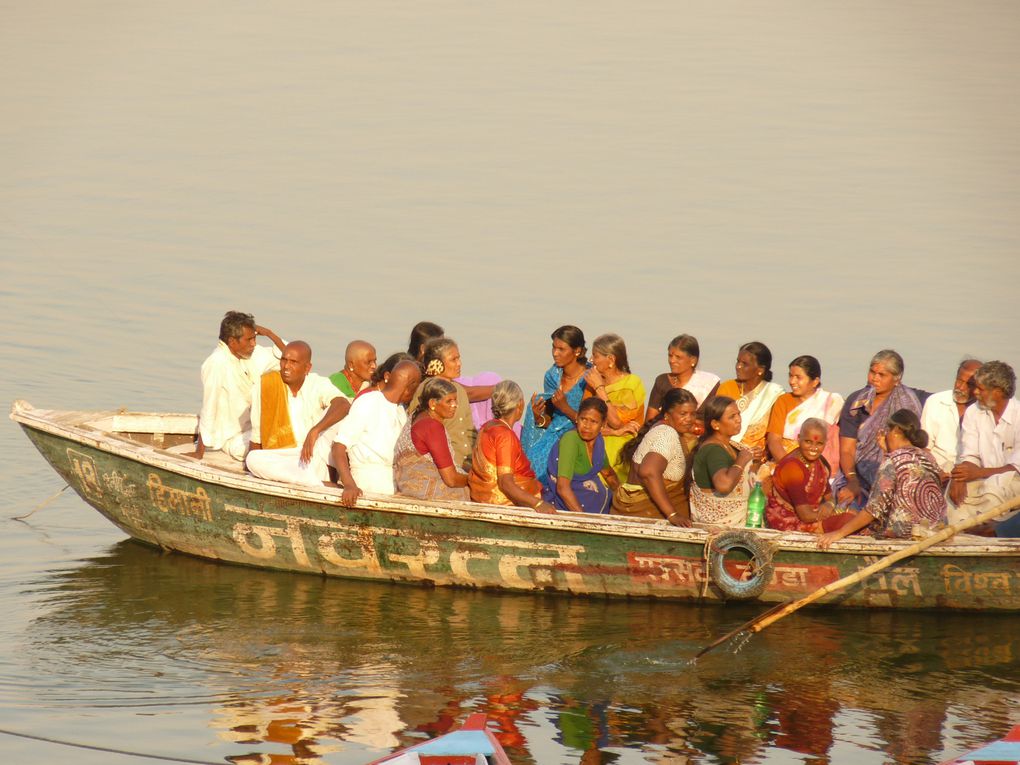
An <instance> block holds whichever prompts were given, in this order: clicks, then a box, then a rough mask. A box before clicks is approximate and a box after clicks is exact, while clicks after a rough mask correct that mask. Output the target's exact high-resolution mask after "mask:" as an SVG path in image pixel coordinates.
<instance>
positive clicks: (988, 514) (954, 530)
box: [695, 497, 1020, 658]
mask: <svg viewBox="0 0 1020 765" xmlns="http://www.w3.org/2000/svg"><path fill="white" fill-rule="evenodd" d="M1016 508H1020V497H1015V498H1014V499H1011V500H1009V501H1008V502H1004V503H1002V504H1001V505H997V506H996V507H993V508H992V509H991V510H986V511H985V512H983V513H981V514H979V515H976V516H974V517H973V518H967V519H966V520H963V521H959V522H958V523H954V524H953V525H951V526H947V527H946V528H944V529H942V531H939V532H936V533H935V534H932V535H931V536H930V537H925V538H924V539H922V540H920V541H919V542H916V543H915V544H912V545H910V547H904V548H903V549H902V550H898V551H897V552H894V553H893V554H892V555H887V556H886V557H884V558H882V559H881V560H877V561H875V562H874V563H872V564H871V565H870V566H865V567H864V568H862V569H861V570H860V571H857V572H856V573H853V574H850V575H849V576H844V577H843V578H842V579H837V580H836V581H835V582H830V583H829V584H827V585H825V586H824V587H819V588H818V589H817V590H815V591H814V592H812V593H811V594H810V595H805V596H804V597H803V598H801V599H800V600H794V601H790V602H789V603H780V604H779V605H778V606H775V607H774V608H771V609H769V610H768V611H766V612H765V613H763V614H758V616H756V617H754V618H753V619H751V621H749V622H747V623H746V624H742V625H740V626H739V627H737V628H736V629H735V630H732V631H731V632H727V633H726V634H725V635H723V636H722V637H721V638H719V639H718V640H716V641H715V642H714V643H712V644H711V645H708V646H706V647H704V648H702V649H701V650H700V651H699V652H698V653H697V655H696V656H695V658H700V657H701V656H704V655H705V654H706V653H708V652H709V651H711V650H712V649H713V648H715V647H717V646H720V645H722V644H723V643H725V642H726V641H727V640H729V639H730V638H732V637H734V636H735V635H739V634H740V633H741V632H748V633H752V634H753V633H755V632H761V631H762V630H763V629H765V628H766V627H768V626H769V625H770V624H773V623H775V622H777V621H779V620H780V619H782V618H783V617H784V616H788V615H789V614H792V613H793V612H794V611H797V610H798V609H801V608H803V607H804V606H806V605H808V604H809V603H814V602H815V601H816V600H818V599H819V598H824V597H825V596H826V595H828V594H830V593H833V592H838V591H839V590H843V589H846V588H847V587H849V586H850V585H852V584H856V583H857V582H860V581H863V580H864V579H867V578H868V577H869V576H871V575H872V574H874V573H875V572H876V571H881V570H882V569H884V568H889V566H891V565H892V564H894V563H897V562H898V561H901V560H903V559H904V558H909V557H911V556H913V555H917V553H919V552H921V551H922V550H927V549H928V548H929V547H931V546H932V545H937V544H938V543H939V542H944V541H945V540H947V539H949V538H950V537H952V536H955V535H956V534H959V533H960V532H961V531H966V530H967V529H971V528H973V527H975V526H980V525H981V524H982V523H987V522H988V521H990V520H992V519H993V518H997V517H998V516H1000V515H1002V514H1003V513H1008V512H1009V511H1010V510H1014V509H1016Z"/></svg>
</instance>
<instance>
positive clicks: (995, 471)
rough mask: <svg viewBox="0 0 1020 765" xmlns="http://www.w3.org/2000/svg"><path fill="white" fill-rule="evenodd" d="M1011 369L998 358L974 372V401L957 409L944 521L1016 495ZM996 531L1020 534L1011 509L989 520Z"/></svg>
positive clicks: (1017, 451)
mask: <svg viewBox="0 0 1020 765" xmlns="http://www.w3.org/2000/svg"><path fill="white" fill-rule="evenodd" d="M1015 393H1016V373H1014V372H1013V369H1012V367H1010V366H1009V365H1008V364H1006V363H1004V362H1002V361H989V362H987V363H985V364H982V365H981V367H980V368H979V369H978V370H977V372H975V373H974V399H975V403H974V404H972V405H971V406H969V407H968V408H967V411H966V412H965V413H964V415H963V436H962V438H961V448H960V458H959V460H958V462H957V464H956V467H954V468H953V471H952V473H950V477H951V478H952V482H951V483H950V485H949V498H950V499H951V500H952V504H951V505H950V507H949V521H950V522H951V523H956V522H958V521H961V520H964V519H967V518H973V517H974V516H976V515H978V514H980V513H982V512H985V511H987V510H991V509H992V508H993V507H995V506H996V505H999V504H1002V503H1003V502H1006V501H1007V500H1010V499H1012V498H1014V497H1017V496H1020V402H1018V401H1017V400H1016V399H1015V398H1013V396H1014V394H1015ZM994 533H995V534H996V535H998V536H1020V515H1018V514H1017V513H1016V512H1014V513H1012V514H1010V515H1009V516H1006V517H1004V518H1000V519H999V520H998V522H997V523H995V524H994Z"/></svg>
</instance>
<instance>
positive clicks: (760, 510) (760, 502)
mask: <svg viewBox="0 0 1020 765" xmlns="http://www.w3.org/2000/svg"><path fill="white" fill-rule="evenodd" d="M747 528H749V529H763V528H765V492H763V491H762V490H761V481H755V482H754V488H753V489H751V494H750V496H748V498H747Z"/></svg>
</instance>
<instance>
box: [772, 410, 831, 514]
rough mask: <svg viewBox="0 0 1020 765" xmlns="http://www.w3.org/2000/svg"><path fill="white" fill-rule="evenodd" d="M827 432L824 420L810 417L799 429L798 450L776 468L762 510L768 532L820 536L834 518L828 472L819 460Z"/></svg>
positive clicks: (784, 458)
mask: <svg viewBox="0 0 1020 765" xmlns="http://www.w3.org/2000/svg"><path fill="white" fill-rule="evenodd" d="M828 431H829V424H828V423H827V422H826V421H825V420H822V419H819V418H817V417H809V418H808V419H806V420H805V421H804V422H803V423H802V424H801V426H800V435H799V438H798V442H797V446H796V447H795V448H794V449H793V451H791V452H790V453H789V454H787V455H786V456H785V457H783V458H782V459H781V460H779V462H778V463H777V464H776V469H775V471H774V472H773V473H772V488H771V490H770V491H769V497H768V504H767V505H766V506H765V521H766V525H767V526H768V527H769V528H770V529H779V530H781V531H807V532H811V533H814V534H820V533H821V532H822V531H823V523H824V522H825V521H826V520H827V519H829V518H832V517H833V516H834V515H836V507H835V504H834V503H833V501H832V489H830V488H829V475H830V473H831V468H830V466H829V462H828V460H826V459H825V457H823V456H822V451H823V450H824V449H825V442H826V437H827V435H828Z"/></svg>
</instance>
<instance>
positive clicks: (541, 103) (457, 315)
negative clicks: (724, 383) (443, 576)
mask: <svg viewBox="0 0 1020 765" xmlns="http://www.w3.org/2000/svg"><path fill="white" fill-rule="evenodd" d="M0 8H2V13H3V17H4V24H3V25H2V27H0V98H2V103H3V104H4V106H3V119H2V120H0V166H2V167H3V168H4V172H3V174H2V176H0V295H2V301H0V339H2V340H3V342H4V344H5V346H6V347H8V349H9V352H8V357H7V358H8V363H9V367H8V372H7V373H6V374H5V375H3V377H2V379H0V400H3V401H5V402H9V401H11V400H13V399H15V398H24V399H27V400H29V401H30V402H32V403H33V404H35V405H37V406H43V407H53V408H71V409H74V408H82V409H84V408H90V409H91V408H96V409H101V408H107V409H108V408H116V407H120V406H124V407H128V408H130V409H134V410H142V411H194V410H195V409H196V408H197V406H198V402H199V398H200V386H199V381H198V367H199V365H200V363H201V361H202V359H203V358H204V357H205V356H206V355H207V354H208V352H209V351H210V350H211V349H212V347H213V345H214V344H215V335H216V329H217V326H218V322H219V318H220V316H221V315H222V313H223V311H224V310H226V309H229V308H241V309H245V310H249V311H252V312H254V313H255V314H256V317H257V318H258V320H259V321H260V322H261V323H263V324H266V325H268V326H270V327H272V328H273V329H275V330H276V331H278V332H279V333H280V334H281V335H283V336H285V337H287V338H290V339H296V338H299V337H300V338H304V339H307V340H308V341H309V342H310V343H311V344H312V346H313V348H314V349H315V357H314V362H313V363H314V364H315V366H316V370H317V371H319V372H324V373H329V372H332V371H335V370H336V369H337V368H339V364H340V363H341V355H342V350H343V347H344V345H345V344H346V343H347V341H348V340H350V339H352V338H355V337H363V338H365V339H368V340H371V341H373V342H374V343H375V344H376V346H377V347H378V349H379V351H380V355H385V354H387V353H389V352H391V351H393V350H397V349H399V348H400V347H401V345H402V344H403V343H406V336H407V332H408V330H409V328H410V327H411V325H412V324H414V323H415V322H416V321H419V320H421V319H429V320H433V321H438V322H439V323H441V324H443V325H444V326H445V327H446V329H447V331H448V332H449V334H451V335H452V336H453V337H456V338H457V339H458V340H459V342H460V344H461V350H462V353H463V356H464V360H465V369H466V371H467V372H469V373H471V372H476V371H481V370H484V369H492V370H495V371H498V372H500V373H502V374H503V375H505V376H509V377H513V378H515V379H517V380H518V381H520V382H521V383H522V385H523V387H524V388H525V390H526V391H527V392H530V391H531V390H534V389H535V388H536V387H537V386H538V385H539V384H540V381H541V375H542V372H543V370H544V369H545V368H546V367H547V366H548V364H549V358H548V344H549V342H548V335H549V332H550V331H551V330H552V329H553V328H555V327H556V326H558V325H560V324H564V323H575V324H578V325H580V326H581V327H582V328H583V329H584V330H585V332H586V333H587V334H588V336H589V338H594V336H596V335H598V334H600V333H602V332H607V331H615V332H618V333H619V334H621V335H622V336H623V337H624V338H625V339H626V340H627V344H628V349H629V351H630V356H631V361H632V366H633V368H634V371H635V372H637V373H638V374H639V375H641V376H642V377H643V378H644V380H645V382H646V384H647V385H650V384H651V381H652V379H653V378H654V376H655V375H656V374H657V373H659V372H660V371H664V369H665V346H666V343H667V342H668V340H669V339H670V338H671V337H673V336H674V335H676V334H679V333H680V332H690V333H693V334H695V335H696V336H698V338H699V339H700V340H701V344H702V353H703V356H702V366H703V368H706V369H709V370H713V371H716V372H718V373H720V374H727V373H729V372H730V371H731V370H732V364H733V359H734V356H735V351H736V348H737V346H738V345H739V344H741V343H742V342H746V341H748V340H751V339H759V340H762V341H764V342H766V343H767V344H768V345H769V346H770V347H771V348H772V350H773V352H774V354H775V358H776V368H777V379H778V380H780V381H783V380H785V365H786V362H787V361H788V360H789V359H791V358H793V357H794V356H796V355H799V354H801V353H812V354H814V355H816V356H818V357H819V358H820V359H821V362H822V365H823V370H824V379H825V383H826V386H827V387H829V388H831V389H835V390H839V391H842V392H843V393H847V392H849V391H850V390H852V389H854V388H856V387H859V386H860V385H861V384H863V381H864V373H865V371H866V367H867V362H868V359H869V358H870V357H871V355H872V354H873V353H874V352H875V351H876V350H878V349H880V348H884V347H894V348H896V349H898V350H899V351H900V352H901V353H902V354H903V355H904V357H905V358H906V361H907V374H906V380H907V382H908V383H911V384H914V385H917V386H920V387H924V388H927V389H930V390H940V389H944V388H948V387H949V386H950V384H951V382H952V379H953V375H954V372H955V367H956V364H957V363H958V362H959V360H960V359H961V358H962V357H964V356H965V355H975V356H978V357H979V358H985V359H987V358H1001V359H1004V360H1006V361H1008V362H1010V363H1012V364H1013V365H1014V366H1018V365H1020V353H1018V347H1020V344H1018V342H1017V340H1018V338H1017V330H1016V328H1017V327H1018V326H1020V307H1018V306H1020V304H1018V301H1017V285H1018V284H1020V259H1018V257H1017V253H1018V251H1020V247H1018V245H1020V186H1018V184H1017V178H1020V138H1018V136H1020V101H1018V99H1017V98H1016V92H1017V89H1018V86H1020V57H1018V56H1017V55H1016V49H1017V41H1018V39H1020V7H1018V6H1017V5H1016V4H1015V3H1009V2H1001V3H995V2H979V3H976V4H968V5H960V4H958V3H948V2H928V3H913V2H901V3H894V4H888V3H879V2H862V3H855V4H851V5H845V4H844V5H838V4H827V3H799V2H779V3H770V4H767V5H763V4H744V5H743V6H740V5H736V6H734V5H732V4H731V5H725V4H724V5H722V6H720V5H719V4H715V3H683V4H677V3H654V2H652V3H644V4H637V5H634V4H610V3H596V4H590V3H576V2H564V3H559V4H549V3H537V2H522V3H515V4H512V5H505V6H502V7H501V6H499V5H497V4H484V3H483V4H477V3H475V4H467V3H460V4H458V3H436V4H401V3H376V4H370V5H365V4H353V3H345V2H320V1H319V0H310V1H309V2H305V3H300V4H295V5H285V4H281V3H269V2H247V3H239V2H229V1H228V2H223V3H215V4H209V3H200V2H193V1H192V0H184V1H183V2H177V3H174V4H172V5H170V4H160V3H126V2H115V1H111V2H88V1H86V2H68V1H67V0H41V1H40V2H35V3H12V2H0ZM0 462H2V464H3V470H2V471H0V507H2V509H3V513H2V514H3V516H4V517H5V520H2V521H0V525H2V529H3V533H2V534H0V610H2V611H3V613H4V617H5V618H4V619H3V620H0V728H2V729H3V732H2V733H0V759H2V760H3V761H4V762H10V763H29V762H75V763H78V764H79V765H90V764H91V763H110V762H119V761H130V760H131V758H130V757H128V756H124V755H112V754H109V753H102V752H97V751H91V750H83V749H71V748H68V747H66V746H63V745H61V744H55V743H45V742H42V741H38V740H32V739H25V738H19V737H16V736H12V735H9V734H10V733H12V732H14V733H24V734H31V735H35V736H41V737H46V738H52V739H57V740H60V741H68V742H76V743H81V744H88V745H93V746H100V747H111V748H115V749H121V750H128V751H132V752H137V753H142V754H150V755H161V756H165V757H176V758H182V759H187V760H199V761H206V762H224V761H230V762H237V763H252V764H253V765H254V764H256V763H258V764H261V765H267V764H269V763H274V764H275V763H309V764H311V763H335V764H339V765H354V764H355V763H363V762H365V761H367V760H369V759H372V758H373V757H378V756H381V755H382V754H383V753H385V752H387V751H389V750H391V749H393V748H395V747H397V746H400V745H406V744H408V743H410V742H412V741H415V740H419V739H421V738H423V737H425V736H428V735H431V734H435V733H438V732H441V731H443V730H446V729H447V728H448V727H450V726H451V725H453V724H455V723H456V722H459V721H461V720H462V719H463V718H464V717H465V716H466V715H467V714H468V713H469V712H473V711H484V712H486V713H488V714H489V715H490V717H491V719H492V720H493V723H494V725H495V726H496V727H497V728H498V730H499V731H500V735H501V738H502V740H503V741H504V743H505V745H506V747H507V750H508V752H509V754H510V756H511V758H512V759H513V760H514V762H516V763H541V764H542V765H545V764H546V763H577V762H584V763H598V762H603V763H611V762H616V763H620V765H626V764H628V763H687V762H690V763H717V762H718V763H730V762H746V763H751V762H753V763H797V762H812V763H825V762H833V763H840V762H852V763H886V762H896V763H932V762H937V761H939V760H940V759H943V758H945V757H948V756H950V755H953V754H957V753H959V752H961V751H963V750H965V749H967V748H970V747H972V746H975V745H977V744H979V743H981V742H983V741H986V740H989V739H992V738H997V737H999V736H1001V735H1002V734H1004V733H1005V732H1006V730H1007V729H1008V728H1009V727H1010V726H1011V725H1013V724H1017V723H1020V712H1018V711H1017V701H1018V699H1020V665H1018V655H1020V654H1018V652H1020V645H1018V644H1017V641H1018V635H1020V617H1010V616H996V617H992V616H980V615H967V616H954V615H951V614H941V615H928V614H909V613H847V612H831V611H814V612H808V613H799V614H797V615H796V616H794V617H790V618H788V619H785V620H783V621H781V622H779V623H778V624H776V625H775V626H774V627H772V628H770V629H769V630H766V631H765V632H764V633H762V634H761V635H758V636H756V637H755V638H754V639H753V640H751V641H749V642H747V643H746V645H744V646H743V647H742V649H741V650H739V651H736V650H732V649H731V650H727V651H719V652H716V653H713V654H709V656H707V657H705V658H704V659H703V660H702V661H700V662H698V663H694V662H693V661H692V657H693V655H694V654H695V653H696V652H697V650H698V649H699V648H700V647H702V646H703V645H705V644H706V643H707V642H710V641H711V639H712V638H713V637H714V636H717V635H719V634H721V633H723V632H725V631H728V630H729V629H732V628H733V627H735V626H736V625H737V624H739V623H741V622H742V621H744V620H746V619H748V618H750V616H752V615H753V614H754V613H755V612H756V609H755V608H753V607H751V608H748V607H730V606H727V607H704V608H700V607H692V606H684V605H669V604H648V603H636V602H599V601H585V600H569V599H563V598H556V597H544V596H537V597H521V596H500V595H494V594H488V593H472V592H459V591H457V592H448V591H435V590H423V589H415V588H411V587H399V586H380V585H375V584H365V583H356V582H345V581H326V580H321V579H318V578H315V577H306V576H295V575H286V574H275V573H268V572H263V571H257V570H248V569H243V568H233V567H228V566H219V565H214V564H210V563H206V562H203V561H198V560H192V559H188V558H184V557H182V556H166V555H161V554H160V553H159V552H157V551H153V550H150V549H148V548H145V547H142V546H139V545H136V544H133V543H131V542H128V541H125V540H124V538H123V535H122V534H121V533H120V532H119V531H117V530H116V529H115V528H113V527H112V526H111V525H109V524H108V523H107V522H106V521H104V520H103V519H102V518H100V517H99V515H98V514H97V513H95V512H94V511H92V510H91V509H90V508H88V507H87V506H86V505H85V504H84V503H83V502H82V501H81V500H80V499H78V498H77V497H76V496H74V495H71V494H70V493H67V494H63V495H61V496H59V498H58V499H57V500H56V501H55V502H53V503H52V504H51V505H50V506H48V507H46V508H45V509H43V510H40V511H39V512H38V513H36V514H35V515H33V516H32V517H31V518H29V519H28V520H27V522H19V521H12V520H6V518H8V517H10V516H15V515H19V514H22V513H25V512H28V511H29V510H30V509H31V508H32V507H34V506H36V505H37V504H38V503H40V502H42V501H43V500H44V499H46V497H48V496H49V495H51V494H52V493H53V492H55V491H57V490H58V489H59V488H60V486H61V482H60V481H59V479H58V478H57V476H56V475H55V474H54V473H53V472H52V471H51V470H50V469H49V468H48V467H47V466H46V465H45V463H44V462H43V461H42V459H41V458H40V457H39V456H38V455H37V454H36V453H35V452H34V451H33V450H32V449H31V447H30V445H29V443H28V441H27V440H26V439H25V437H24V436H23V435H22V434H21V432H20V431H19V430H18V429H17V428H16V427H14V426H13V425H8V426H7V427H4V428H0ZM135 759H136V761H139V762H141V761H145V760H144V759H143V758H141V757H136V758H135Z"/></svg>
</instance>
